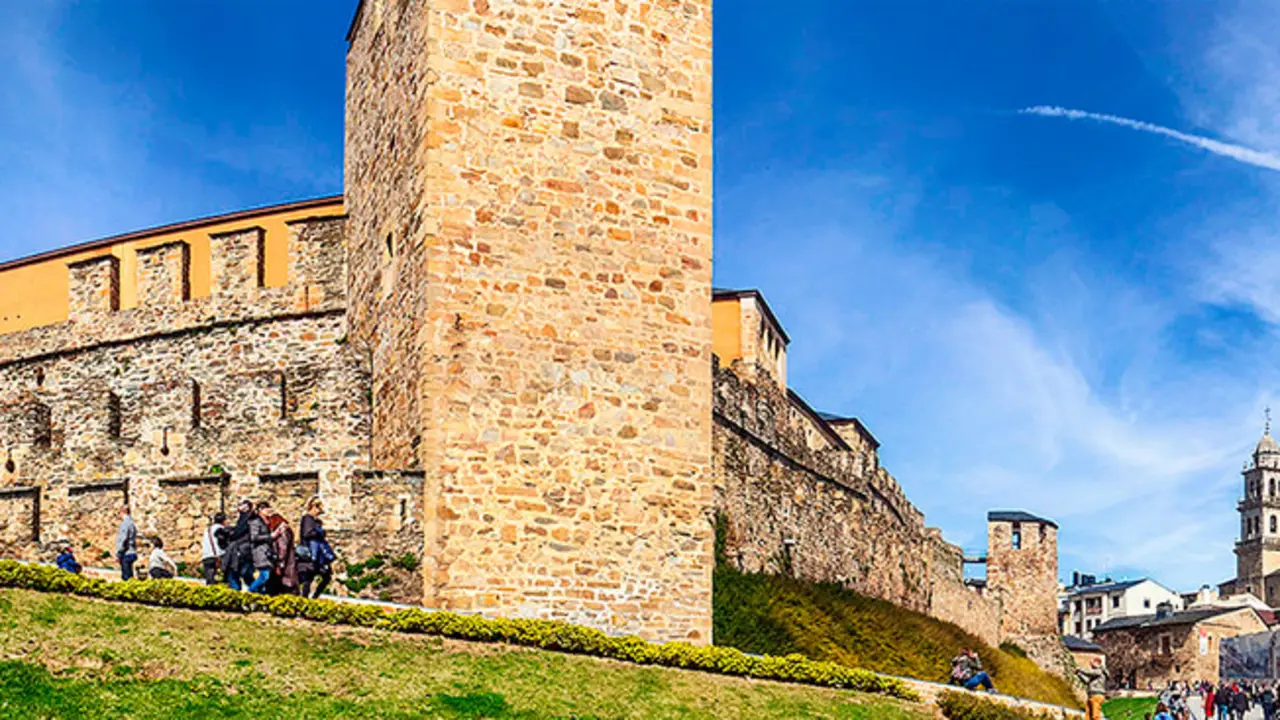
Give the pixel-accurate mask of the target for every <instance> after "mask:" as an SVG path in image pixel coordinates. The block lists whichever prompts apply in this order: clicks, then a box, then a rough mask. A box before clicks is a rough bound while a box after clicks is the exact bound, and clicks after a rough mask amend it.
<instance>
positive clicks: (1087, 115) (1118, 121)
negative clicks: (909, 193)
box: [1018, 105, 1280, 170]
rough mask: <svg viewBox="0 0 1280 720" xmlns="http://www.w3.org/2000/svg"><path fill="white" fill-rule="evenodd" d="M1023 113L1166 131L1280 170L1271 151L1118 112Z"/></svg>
mask: <svg viewBox="0 0 1280 720" xmlns="http://www.w3.org/2000/svg"><path fill="white" fill-rule="evenodd" d="M1018 114H1019V115H1039V116H1041V117H1056V118H1066V119H1068V120H1094V121H1097V122H1103V123H1110V124H1112V125H1119V126H1121V127H1127V128H1131V129H1133V130H1138V131H1140V132H1146V133H1152V134H1153V135H1164V136H1165V137H1171V138H1173V139H1174V140H1178V141H1181V142H1184V143H1186V144H1188V145H1194V146H1196V147H1198V148H1200V149H1202V150H1208V151H1209V152H1211V153H1213V154H1215V155H1221V156H1223V157H1228V158H1231V159H1232V160H1237V161H1239V162H1242V163H1245V164H1247V165H1254V166H1256V167H1260V168H1267V169H1268V170H1280V155H1273V154H1271V153H1268V152H1262V151H1260V150H1254V149H1252V148H1247V147H1244V146H1242V145H1232V144H1231V143H1224V142H1222V141H1220V140H1214V139H1213V138H1207V137H1201V136H1199V135H1190V134H1188V133H1184V132H1178V131H1177V130H1174V129H1172V128H1167V127H1162V126H1160V125H1153V124H1151V123H1149V122H1142V121H1141V120H1130V119H1129V118H1125V117H1120V116H1118V115H1105V114H1103V113H1094V112H1086V111H1084V110H1072V109H1070V108H1064V107H1056V106H1053V105H1036V106H1034V107H1029V108H1023V109H1021V110H1019V111H1018Z"/></svg>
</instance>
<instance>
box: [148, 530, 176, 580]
mask: <svg viewBox="0 0 1280 720" xmlns="http://www.w3.org/2000/svg"><path fill="white" fill-rule="evenodd" d="M177 572H178V565H177V564H176V563H174V562H173V558H171V557H169V554H168V553H166V552H165V551H164V541H163V540H161V539H160V538H159V537H153V538H151V559H150V560H148V561H147V574H148V575H150V576H151V579H152V580H171V579H173V576H174V575H175V574H176V573H177Z"/></svg>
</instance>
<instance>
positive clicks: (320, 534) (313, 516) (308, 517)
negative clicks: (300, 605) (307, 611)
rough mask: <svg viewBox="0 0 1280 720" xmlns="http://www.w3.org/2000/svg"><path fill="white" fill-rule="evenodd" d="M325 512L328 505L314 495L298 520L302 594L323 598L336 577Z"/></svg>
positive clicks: (299, 575) (299, 570)
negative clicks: (327, 536)
mask: <svg viewBox="0 0 1280 720" xmlns="http://www.w3.org/2000/svg"><path fill="white" fill-rule="evenodd" d="M323 514H324V504H323V503H321V502H320V498H318V497H312V498H311V499H310V500H308V501H307V511H306V514H304V515H303V516H302V520H301V521H300V522H299V523H298V533H299V535H298V550H297V555H298V580H299V582H300V585H301V588H302V597H310V598H318V597H320V593H322V592H324V591H325V590H326V589H327V588H328V587H329V581H330V580H332V579H333V549H332V548H330V547H329V541H328V540H326V539H325V534H324V521H323V520H321V516H322V515H323ZM317 578H318V579H319V580H320V582H318V583H316V586H315V593H314V594H312V588H311V583H312V582H313V581H315V580H316V579H317Z"/></svg>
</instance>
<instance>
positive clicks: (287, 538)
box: [264, 506, 298, 595]
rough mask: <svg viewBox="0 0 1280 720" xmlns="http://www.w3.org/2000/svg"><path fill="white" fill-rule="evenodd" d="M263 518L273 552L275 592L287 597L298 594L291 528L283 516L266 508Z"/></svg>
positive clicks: (270, 508) (296, 558) (296, 566)
mask: <svg viewBox="0 0 1280 720" xmlns="http://www.w3.org/2000/svg"><path fill="white" fill-rule="evenodd" d="M264 517H265V519H266V521H267V529H268V530H270V531H271V543H272V547H273V549H274V550H275V558H274V560H275V565H274V567H273V570H274V576H273V577H274V580H275V582H276V583H277V584H278V587H276V588H274V590H276V591H277V592H282V593H286V594H289V595H297V594H298V556H297V553H296V552H295V551H294V546H295V542H294V536H293V527H292V526H290V525H289V521H288V520H285V519H284V516H283V515H281V514H280V513H278V512H276V511H275V509H274V508H272V507H270V506H268V507H267V508H266V509H265V512H264Z"/></svg>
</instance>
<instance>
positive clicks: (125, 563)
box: [56, 497, 337, 598]
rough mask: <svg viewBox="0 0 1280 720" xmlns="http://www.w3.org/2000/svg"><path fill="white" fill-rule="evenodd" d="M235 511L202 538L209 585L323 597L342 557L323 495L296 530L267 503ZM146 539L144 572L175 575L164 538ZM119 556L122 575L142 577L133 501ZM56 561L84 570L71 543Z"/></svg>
mask: <svg viewBox="0 0 1280 720" xmlns="http://www.w3.org/2000/svg"><path fill="white" fill-rule="evenodd" d="M236 510H237V511H238V515H237V517H236V521H235V524H234V525H230V526H228V525H227V517H226V515H225V514H223V513H217V514H215V515H214V516H213V518H212V519H211V521H210V523H209V526H208V527H206V528H205V531H204V536H203V537H202V538H201V539H200V554H201V569H202V570H203V574H204V581H205V584H206V585H215V584H218V583H219V582H225V583H226V584H227V585H228V586H230V587H231V588H232V589H235V590H240V589H242V588H243V589H246V590H248V591H249V592H254V593H266V594H277V595H278V594H292V595H302V596H303V597H313V598H314V597H320V594H321V593H323V592H324V591H325V590H326V589H327V588H328V587H329V582H330V580H332V579H333V562H334V560H336V559H337V557H336V555H335V554H334V551H333V547H332V546H330V545H329V541H328V538H327V537H326V535H325V529H324V522H323V520H322V519H321V517H322V516H323V514H324V506H323V504H322V503H321V502H320V498H318V497H312V498H311V499H310V500H308V501H307V505H306V510H305V512H304V514H303V516H302V518H301V519H300V521H299V523H298V526H299V532H298V533H297V534H295V533H294V530H293V526H292V525H290V524H289V521H288V520H286V519H285V518H284V516H283V515H281V514H280V513H278V512H276V510H275V509H274V508H272V507H271V504H270V503H268V502H259V503H257V504H256V505H255V504H254V503H253V502H252V501H251V500H241V501H240V502H239V503H238V504H237V505H236ZM147 542H148V544H149V547H150V550H151V552H150V555H149V557H148V558H147V572H146V575H145V576H144V577H150V578H152V579H156V580H160V579H166V578H172V577H174V576H176V575H177V573H178V565H177V563H175V562H174V561H173V558H171V557H169V555H168V553H166V552H165V551H164V541H163V540H162V539H161V538H160V537H158V536H152V537H151V538H148V540H147ZM116 561H117V562H118V563H119V565H120V579H121V580H132V579H134V578H135V577H138V575H137V574H136V573H135V570H134V566H135V565H136V564H137V562H138V526H137V524H136V523H134V521H133V516H132V515H131V514H130V511H129V506H128V505H125V506H123V507H122V508H121V518H120V527H119V529H118V530H117V531H116ZM56 563H57V566H58V567H59V568H61V569H63V570H66V571H67V572H73V573H79V572H80V570H81V567H80V563H79V562H78V561H77V560H76V558H75V554H74V553H73V552H72V550H71V548H70V547H69V546H65V547H63V549H62V551H61V552H60V553H59V555H58V558H57V561H56Z"/></svg>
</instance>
